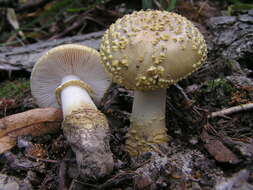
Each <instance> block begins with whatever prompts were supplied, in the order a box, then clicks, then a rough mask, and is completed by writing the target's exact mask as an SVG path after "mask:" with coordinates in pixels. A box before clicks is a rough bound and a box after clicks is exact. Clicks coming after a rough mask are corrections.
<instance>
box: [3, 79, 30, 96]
mask: <svg viewBox="0 0 253 190" xmlns="http://www.w3.org/2000/svg"><path fill="white" fill-rule="evenodd" d="M29 88H30V81H29V80H27V79H24V78H20V79H16V80H14V81H4V82H2V83H0V98H18V97H21V96H23V95H24V92H26V91H27V90H28V89H29Z"/></svg>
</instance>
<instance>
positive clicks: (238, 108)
mask: <svg viewBox="0 0 253 190" xmlns="http://www.w3.org/2000/svg"><path fill="white" fill-rule="evenodd" d="M251 109H253V103H248V104H242V105H239V106H234V107H231V108H227V109H223V110H220V111H216V112H212V113H211V114H209V116H208V118H214V117H223V116H224V115H230V114H233V113H238V112H241V111H247V110H251Z"/></svg>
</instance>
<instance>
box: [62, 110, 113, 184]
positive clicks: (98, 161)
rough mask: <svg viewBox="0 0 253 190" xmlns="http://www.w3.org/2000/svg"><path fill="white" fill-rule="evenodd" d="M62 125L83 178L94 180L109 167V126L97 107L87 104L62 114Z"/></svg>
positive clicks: (111, 162) (105, 172)
mask: <svg viewBox="0 0 253 190" xmlns="http://www.w3.org/2000/svg"><path fill="white" fill-rule="evenodd" d="M62 128H63V132H64V134H65V136H66V137H67V140H68V142H69V143H70V145H71V147H72V149H73V151H74V152H75V154H76V160H77V165H78V168H79V172H80V176H81V177H82V178H83V179H86V180H87V179H89V180H94V179H97V178H100V177H104V176H105V175H108V173H110V172H111V171H112V170H113V166H114V162H113V157H112V153H111V151H110V147H109V136H110V133H109V126H108V122H107V120H106V118H105V116H104V115H103V114H102V113H101V112H100V111H99V110H97V109H96V108H94V107H93V106H89V105H86V106H85V107H80V108H79V109H77V110H74V111H72V112H71V114H70V115H67V116H66V117H65V119H64V121H63V124H62Z"/></svg>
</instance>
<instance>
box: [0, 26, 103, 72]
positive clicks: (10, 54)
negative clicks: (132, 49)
mask: <svg viewBox="0 0 253 190" xmlns="http://www.w3.org/2000/svg"><path fill="white" fill-rule="evenodd" d="M103 34H104V31H101V32H94V33H90V34H85V35H80V36H74V37H68V38H63V39H57V40H51V41H49V40H48V41H45V42H38V43H35V44H31V45H27V46H24V47H5V48H0V70H4V71H15V70H27V71H29V72H30V71H31V70H32V67H33V65H34V63H35V62H36V61H37V60H38V58H39V57H40V56H42V54H43V53H44V52H46V51H48V50H49V49H51V48H53V47H55V46H58V45H61V44H68V43H76V44H81V45H86V46H89V47H91V48H95V49H98V48H99V44H100V39H101V38H102V35H103Z"/></svg>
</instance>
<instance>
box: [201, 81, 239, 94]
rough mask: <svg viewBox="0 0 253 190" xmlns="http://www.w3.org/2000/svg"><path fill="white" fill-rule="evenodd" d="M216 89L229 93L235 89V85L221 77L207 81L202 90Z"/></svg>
mask: <svg viewBox="0 0 253 190" xmlns="http://www.w3.org/2000/svg"><path fill="white" fill-rule="evenodd" d="M218 89H221V90H222V91H223V92H224V94H225V95H230V94H231V93H233V92H235V91H236V88H235V87H233V86H232V85H231V84H230V83H229V82H228V81H227V80H226V79H222V78H218V79H215V80H211V81H208V82H207V85H206V88H205V89H204V91H206V92H211V91H214V90H218Z"/></svg>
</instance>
